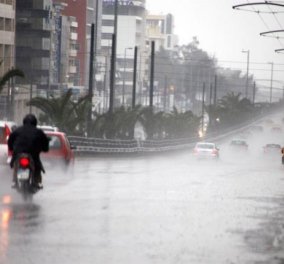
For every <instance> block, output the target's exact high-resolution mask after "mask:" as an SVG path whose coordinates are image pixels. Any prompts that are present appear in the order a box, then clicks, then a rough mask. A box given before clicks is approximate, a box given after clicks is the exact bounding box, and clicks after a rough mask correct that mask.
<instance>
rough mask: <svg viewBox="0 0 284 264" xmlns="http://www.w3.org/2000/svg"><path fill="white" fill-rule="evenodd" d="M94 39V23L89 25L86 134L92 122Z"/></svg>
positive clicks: (88, 132) (89, 131)
mask: <svg viewBox="0 0 284 264" xmlns="http://www.w3.org/2000/svg"><path fill="white" fill-rule="evenodd" d="M94 40H95V25H94V24H92V27H91V45H90V69H89V94H88V95H89V103H90V106H89V111H88V121H87V134H88V136H89V135H90V134H91V122H92V104H93V93H94V91H93V77H94Z"/></svg>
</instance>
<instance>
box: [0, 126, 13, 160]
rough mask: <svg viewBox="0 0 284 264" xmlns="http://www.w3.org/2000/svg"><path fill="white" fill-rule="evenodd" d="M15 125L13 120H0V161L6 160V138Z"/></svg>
mask: <svg viewBox="0 0 284 264" xmlns="http://www.w3.org/2000/svg"><path fill="white" fill-rule="evenodd" d="M16 127H17V125H16V123H15V122H11V121H0V163H1V164H4V163H7V162H8V145H7V140H8V137H9V135H10V134H11V132H12V131H13V130H14V129H15V128H16Z"/></svg>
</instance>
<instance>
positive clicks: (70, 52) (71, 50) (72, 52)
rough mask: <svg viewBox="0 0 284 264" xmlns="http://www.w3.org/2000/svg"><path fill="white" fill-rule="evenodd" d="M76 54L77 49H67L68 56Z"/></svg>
mask: <svg viewBox="0 0 284 264" xmlns="http://www.w3.org/2000/svg"><path fill="white" fill-rule="evenodd" d="M77 54H78V52H77V50H74V49H70V50H69V56H71V57H76V56H77Z"/></svg>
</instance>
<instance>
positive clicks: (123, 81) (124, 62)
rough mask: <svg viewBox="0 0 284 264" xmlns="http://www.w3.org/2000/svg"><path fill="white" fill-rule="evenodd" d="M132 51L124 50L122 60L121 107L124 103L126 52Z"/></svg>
mask: <svg viewBox="0 0 284 264" xmlns="http://www.w3.org/2000/svg"><path fill="white" fill-rule="evenodd" d="M127 50H132V48H125V49H124V60H123V79H122V105H124V103H125V100H124V98H125V75H126V51H127Z"/></svg>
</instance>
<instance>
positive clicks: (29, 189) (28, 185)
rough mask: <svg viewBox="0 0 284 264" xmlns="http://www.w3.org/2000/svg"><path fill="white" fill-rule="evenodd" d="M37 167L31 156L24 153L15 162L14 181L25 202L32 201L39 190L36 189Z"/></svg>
mask: <svg viewBox="0 0 284 264" xmlns="http://www.w3.org/2000/svg"><path fill="white" fill-rule="evenodd" d="M34 173H35V166H34V161H33V159H32V157H31V155H29V154H27V153H22V154H20V155H18V157H17V158H16V160H15V162H14V179H15V180H16V189H17V191H18V192H19V193H21V194H22V197H23V199H24V200H31V199H32V197H33V194H35V193H36V192H37V191H38V189H37V188H36V187H35V185H34V183H35V179H34Z"/></svg>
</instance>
